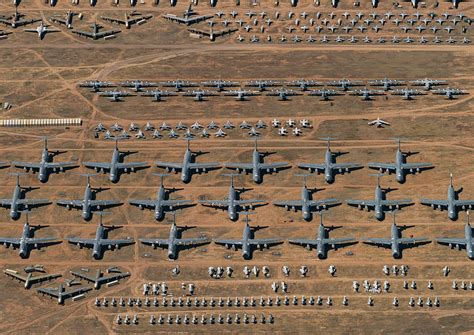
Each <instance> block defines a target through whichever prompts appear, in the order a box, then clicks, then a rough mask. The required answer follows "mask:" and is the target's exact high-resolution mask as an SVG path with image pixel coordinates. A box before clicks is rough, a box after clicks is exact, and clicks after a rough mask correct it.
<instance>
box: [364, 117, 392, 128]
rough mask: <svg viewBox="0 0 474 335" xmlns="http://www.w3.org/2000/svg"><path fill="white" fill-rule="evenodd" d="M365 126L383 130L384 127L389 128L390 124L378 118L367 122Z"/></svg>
mask: <svg viewBox="0 0 474 335" xmlns="http://www.w3.org/2000/svg"><path fill="white" fill-rule="evenodd" d="M367 124H368V125H369V126H376V127H377V128H385V126H390V123H388V122H387V121H384V120H382V119H381V118H379V117H378V118H377V119H376V120H373V121H370V122H368V123H367Z"/></svg>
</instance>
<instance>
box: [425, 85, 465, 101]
mask: <svg viewBox="0 0 474 335" xmlns="http://www.w3.org/2000/svg"><path fill="white" fill-rule="evenodd" d="M431 93H433V94H438V95H444V96H445V97H446V99H449V100H452V99H455V98H456V95H461V94H468V93H467V92H466V91H465V90H461V89H458V88H451V87H447V88H442V89H439V90H433V91H431Z"/></svg>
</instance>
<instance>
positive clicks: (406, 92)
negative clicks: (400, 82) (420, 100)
mask: <svg viewBox="0 0 474 335" xmlns="http://www.w3.org/2000/svg"><path fill="white" fill-rule="evenodd" d="M390 94H392V95H401V96H403V100H413V96H414V95H424V94H426V93H424V92H422V91H419V90H415V89H412V88H402V89H399V90H393V91H391V92H390Z"/></svg>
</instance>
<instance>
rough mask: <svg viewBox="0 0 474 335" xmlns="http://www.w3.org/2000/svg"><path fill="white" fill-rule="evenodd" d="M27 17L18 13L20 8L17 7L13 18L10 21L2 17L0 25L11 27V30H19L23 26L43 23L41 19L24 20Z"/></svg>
mask: <svg viewBox="0 0 474 335" xmlns="http://www.w3.org/2000/svg"><path fill="white" fill-rule="evenodd" d="M24 16H25V15H24V14H21V13H19V12H18V8H17V7H15V13H14V14H12V15H11V17H10V18H9V19H8V18H6V17H0V23H3V24H4V25H6V26H9V27H11V28H17V27H21V26H26V25H28V24H31V23H35V22H38V21H42V19H41V18H38V19H29V20H27V19H23V17H24Z"/></svg>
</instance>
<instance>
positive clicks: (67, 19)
mask: <svg viewBox="0 0 474 335" xmlns="http://www.w3.org/2000/svg"><path fill="white" fill-rule="evenodd" d="M75 15H77V13H74V12H73V11H71V10H68V11H67V13H66V17H65V18H64V19H62V18H59V17H54V16H52V17H50V18H49V20H50V21H51V22H53V23H57V24H62V25H63V26H66V28H67V29H72V19H73V17H74V16H75Z"/></svg>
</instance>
